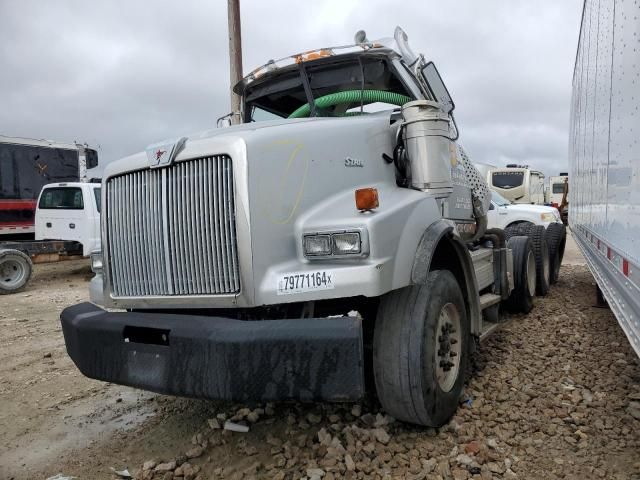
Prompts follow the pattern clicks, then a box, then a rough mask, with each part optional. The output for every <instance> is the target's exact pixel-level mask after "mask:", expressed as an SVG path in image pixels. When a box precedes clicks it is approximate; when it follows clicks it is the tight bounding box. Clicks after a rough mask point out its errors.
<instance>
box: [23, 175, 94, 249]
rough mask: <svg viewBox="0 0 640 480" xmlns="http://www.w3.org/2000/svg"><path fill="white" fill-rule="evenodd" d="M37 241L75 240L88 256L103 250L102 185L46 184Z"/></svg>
mask: <svg viewBox="0 0 640 480" xmlns="http://www.w3.org/2000/svg"><path fill="white" fill-rule="evenodd" d="M35 230H36V240H73V241H76V242H79V243H81V244H82V255H83V256H84V257H88V256H89V254H90V253H91V252H93V251H96V250H100V184H99V183H86V182H66V183H51V184H49V185H45V186H44V188H43V189H42V191H41V192H40V197H39V198H38V206H37V208H36V220H35Z"/></svg>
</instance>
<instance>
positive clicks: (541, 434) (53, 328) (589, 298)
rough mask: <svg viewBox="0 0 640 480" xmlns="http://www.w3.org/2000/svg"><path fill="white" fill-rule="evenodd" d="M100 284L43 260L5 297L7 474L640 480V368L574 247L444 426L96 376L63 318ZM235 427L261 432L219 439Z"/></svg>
mask: <svg viewBox="0 0 640 480" xmlns="http://www.w3.org/2000/svg"><path fill="white" fill-rule="evenodd" d="M90 278H91V272H90V271H89V267H88V263H87V262H86V261H74V262H68V263H61V264H53V265H40V266H37V267H36V272H35V275H34V279H33V280H32V282H31V283H30V285H29V287H28V289H27V290H26V291H24V292H22V293H19V294H15V295H11V296H3V297H0V326H1V327H2V329H1V330H0V345H1V348H0V406H1V408H0V479H3V480H4V479H15V480H18V479H29V480H31V479H46V478H48V477H49V476H53V475H56V474H58V473H62V474H64V475H73V476H76V477H78V478H79V479H111V478H118V477H114V473H113V472H112V471H111V470H110V467H114V468H115V469H116V470H122V469H124V468H128V469H129V472H131V473H132V474H133V475H136V478H145V479H151V478H153V479H166V480H169V479H185V480H189V479H194V478H200V479H213V478H233V479H241V478H276V479H280V480H282V479H285V478H286V479H290V478H303V477H306V478H308V479H314V480H319V479H321V478H323V479H324V480H331V479H334V478H381V479H382V478H412V479H433V480H435V479H456V480H457V479H466V478H482V479H489V478H504V479H516V478H520V479H527V478H536V479H537V478H540V479H543V478H567V479H583V478H614V479H627V478H638V479H640V361H638V358H637V357H636V356H635V354H634V353H633V351H632V349H631V347H630V346H629V344H628V342H627V341H626V338H625V336H624V333H623V332H622V331H621V329H620V328H619V326H618V324H617V322H616V320H615V318H614V316H613V314H612V313H611V312H610V311H609V310H608V309H602V308H597V307H595V306H594V303H595V297H594V289H595V286H594V285H595V284H594V281H593V278H592V277H591V274H590V273H589V271H588V269H587V268H586V267H585V266H584V264H583V260H582V258H581V256H580V253H579V252H578V251H577V249H576V248H575V244H573V242H572V241H571V240H570V242H569V246H568V251H567V255H566V262H565V265H564V266H563V268H562V270H561V277H560V281H559V282H558V284H557V285H556V286H555V287H553V288H552V291H551V293H550V294H549V295H548V296H547V297H545V298H539V299H537V300H536V306H535V308H534V310H533V311H532V312H531V313H530V314H529V315H527V316H522V315H515V316H511V317H507V318H506V322H505V323H504V325H503V327H502V328H501V329H499V330H498V332H496V333H495V334H494V335H493V336H491V337H490V338H489V339H488V340H487V341H486V342H485V343H484V344H483V345H482V347H481V350H480V353H479V355H478V361H477V371H476V372H475V375H474V377H473V378H472V380H471V381H470V384H469V386H468V388H467V389H466V390H465V395H464V398H463V402H462V404H461V406H460V409H459V410H458V413H457V414H456V416H455V417H454V418H453V419H452V420H451V421H450V422H449V424H448V425H446V426H445V427H444V428H441V429H438V430H434V429H423V428H417V427H413V426H409V425H405V424H401V423H399V422H393V419H391V418H389V417H387V416H385V415H384V412H382V411H380V409H379V406H378V405H376V404H375V402H373V401H371V400H370V401H367V402H364V403H363V404H362V405H359V406H355V407H354V406H352V405H302V404H279V405H263V406H259V407H258V408H256V407H255V406H253V407H252V409H244V408H243V407H244V406H241V405H230V404H221V403H216V402H207V401H198V400H187V399H179V398H173V397H167V396H162V395H155V394H150V393H146V392H141V391H137V390H134V389H131V388H126V387H121V386H117V385H111V384H104V383H101V382H97V381H93V380H89V379H87V378H85V377H83V376H82V375H81V374H80V373H79V372H78V370H77V369H76V368H75V366H74V365H73V363H72V362H71V360H70V359H69V357H68V356H67V355H66V351H65V347H64V340H63V337H62V332H61V329H60V324H59V320H58V316H59V313H60V311H61V310H62V309H63V308H64V307H66V306H68V305H71V304H73V303H77V302H78V301H82V300H86V299H87V298H88V281H89V279H90ZM230 417H235V418H236V419H238V420H248V423H249V425H250V428H251V429H250V431H249V432H248V433H231V432H228V431H224V430H221V429H219V428H218V427H219V426H220V425H221V424H222V423H223V421H224V420H225V419H227V418H230ZM145 462H147V463H146V465H144V464H145ZM172 462H175V463H172ZM158 463H160V465H156V464H158ZM143 466H146V467H147V468H146V469H143Z"/></svg>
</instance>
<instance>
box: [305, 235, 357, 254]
mask: <svg viewBox="0 0 640 480" xmlns="http://www.w3.org/2000/svg"><path fill="white" fill-rule="evenodd" d="M363 234H364V240H363ZM367 238H368V237H367V235H366V232H365V231H364V230H363V231H357V232H353V231H346V232H345V231H344V230H343V231H340V232H321V233H313V234H306V235H304V237H303V239H302V248H303V251H304V256H305V257H309V258H317V257H322V258H327V257H328V258H331V257H334V256H335V257H342V256H345V257H346V256H348V255H352V256H366V254H368V252H369V251H368V243H367V241H366V239H367ZM365 247H366V248H365Z"/></svg>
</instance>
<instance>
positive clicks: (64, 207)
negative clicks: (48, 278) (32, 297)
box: [0, 182, 102, 295]
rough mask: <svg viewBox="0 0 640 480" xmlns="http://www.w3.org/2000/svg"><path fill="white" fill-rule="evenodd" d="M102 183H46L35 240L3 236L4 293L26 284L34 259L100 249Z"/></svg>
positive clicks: (0, 282)
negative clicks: (7, 238)
mask: <svg viewBox="0 0 640 480" xmlns="http://www.w3.org/2000/svg"><path fill="white" fill-rule="evenodd" d="M101 199H102V198H101V196H100V184H99V183H87V182H69V183H67V182H64V183H53V184H51V185H45V187H44V188H43V189H42V191H41V192H40V195H39V196H38V200H37V202H36V214H35V240H13V239H9V240H6V239H5V240H0V295H6V294H11V293H16V292H19V291H21V290H22V289H23V288H25V287H26V285H27V283H28V282H29V279H30V278H31V273H32V270H33V264H34V263H51V262H58V261H62V260H73V259H79V258H82V257H88V256H89V255H90V254H91V253H92V252H94V251H96V250H100V201H101Z"/></svg>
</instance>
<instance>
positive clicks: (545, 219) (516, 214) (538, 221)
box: [488, 190, 562, 230]
mask: <svg viewBox="0 0 640 480" xmlns="http://www.w3.org/2000/svg"><path fill="white" fill-rule="evenodd" d="M489 208H490V209H489V215H488V222H489V228H501V229H503V230H504V229H505V228H507V227H510V226H512V225H516V224H518V223H531V224H533V225H542V226H544V227H545V228H547V227H548V226H549V225H550V224H552V223H562V219H561V218H560V213H559V212H558V209H557V208H553V207H546V206H544V205H531V204H527V203H511V202H510V201H509V200H507V199H506V198H504V197H503V196H502V195H500V194H499V193H498V192H496V191H494V190H492V191H491V207H489Z"/></svg>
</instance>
